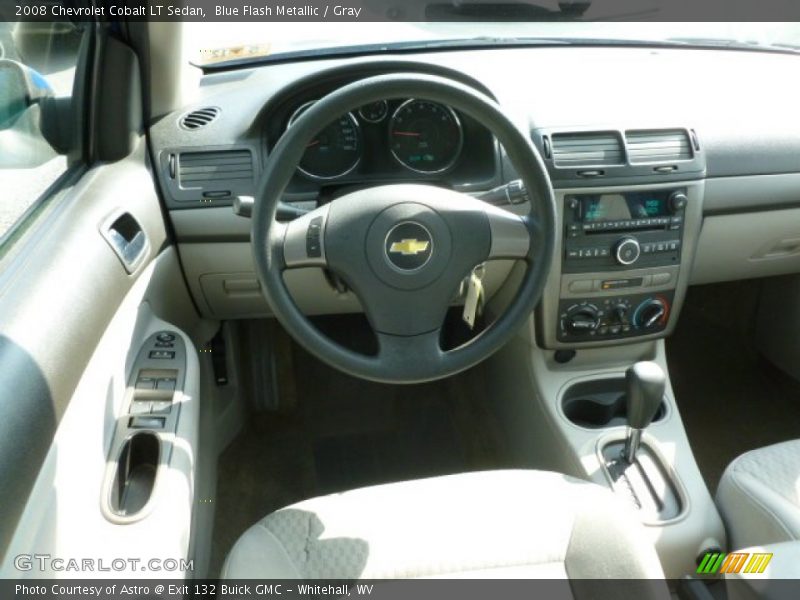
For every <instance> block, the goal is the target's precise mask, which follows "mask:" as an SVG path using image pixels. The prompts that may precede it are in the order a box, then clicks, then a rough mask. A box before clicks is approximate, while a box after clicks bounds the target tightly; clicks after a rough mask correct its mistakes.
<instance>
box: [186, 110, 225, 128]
mask: <svg viewBox="0 0 800 600" xmlns="http://www.w3.org/2000/svg"><path fill="white" fill-rule="evenodd" d="M219 113H220V110H219V109H218V108H217V107H216V106H208V107H206V108H199V109H197V110H193V111H192V112H190V113H186V114H185V115H183V117H182V118H181V127H183V128H184V129H188V130H189V131H193V130H195V129H200V128H201V127H205V126H206V125H208V124H209V123H211V121H213V120H214V119H216V118H217V117H218V116H219Z"/></svg>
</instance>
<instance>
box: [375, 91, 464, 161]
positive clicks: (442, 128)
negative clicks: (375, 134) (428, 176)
mask: <svg viewBox="0 0 800 600" xmlns="http://www.w3.org/2000/svg"><path fill="white" fill-rule="evenodd" d="M463 143H464V132H463V130H462V129H461V122H460V121H459V120H458V116H457V115H456V113H455V111H453V109H452V108H450V107H449V106H444V105H443V104H439V103H437V102H429V101H427V100H415V99H413V98H412V99H411V100H407V101H405V102H404V103H403V104H401V105H400V106H399V107H398V108H397V110H396V111H395V112H394V115H392V119H391V121H390V122H389V147H390V148H391V151H392V154H393V155H394V157H395V158H396V159H397V161H398V162H399V163H400V164H401V165H403V166H404V167H406V168H408V169H411V170H412V171H416V172H418V173H440V172H442V171H446V170H447V169H449V168H450V167H452V166H453V165H454V164H455V162H456V160H458V157H459V155H460V154H461V147H462V145H463Z"/></svg>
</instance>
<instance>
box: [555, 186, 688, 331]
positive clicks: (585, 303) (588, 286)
mask: <svg viewBox="0 0 800 600" xmlns="http://www.w3.org/2000/svg"><path fill="white" fill-rule="evenodd" d="M563 202H564V205H563V208H564V212H563V214H564V231H563V246H562V251H563V255H562V263H561V284H560V288H561V289H560V294H559V298H558V305H557V309H556V310H557V311H558V312H557V325H556V332H555V333H556V340H557V341H558V342H562V343H568V344H569V343H576V342H595V341H609V340H616V339H623V338H632V337H639V336H646V335H652V334H657V333H660V332H662V331H664V330H665V329H666V328H667V326H668V323H669V318H670V314H671V308H672V304H673V301H674V289H675V285H676V282H677V278H678V272H679V268H680V261H681V252H682V246H683V243H684V239H683V238H684V235H683V234H684V217H685V213H686V212H687V204H688V192H687V188H685V187H684V188H665V187H663V186H659V187H657V188H655V189H642V188H638V189H635V190H622V191H597V192H592V193H589V192H586V193H584V192H576V193H568V194H565V195H564V196H563Z"/></svg>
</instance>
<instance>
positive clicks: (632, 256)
mask: <svg viewBox="0 0 800 600" xmlns="http://www.w3.org/2000/svg"><path fill="white" fill-rule="evenodd" d="M641 252H642V249H641V248H640V247H639V240H637V239H636V238H634V237H624V238H622V239H621V240H619V241H618V242H617V245H616V246H615V248H614V257H615V258H616V259H617V262H618V263H619V264H621V265H632V264H633V263H635V262H636V261H637V260H639V254H641Z"/></svg>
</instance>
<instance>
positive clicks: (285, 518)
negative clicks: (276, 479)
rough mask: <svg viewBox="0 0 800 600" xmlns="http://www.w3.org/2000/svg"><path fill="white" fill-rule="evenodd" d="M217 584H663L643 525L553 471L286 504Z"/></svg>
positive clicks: (486, 475)
mask: <svg viewBox="0 0 800 600" xmlns="http://www.w3.org/2000/svg"><path fill="white" fill-rule="evenodd" d="M222 577H223V578H227V579H241V578H246V579H260V578H281V579H282V578H326V579H327V578H333V579H369V578H412V577H413V578H419V577H448V578H449V577H486V578H504V577H512V578H528V577H536V578H570V579H582V578H583V579H586V578H590V579H591V578H626V579H661V578H663V577H664V575H663V572H662V570H661V565H660V563H659V561H658V557H657V555H656V553H655V550H654V548H653V546H652V544H651V543H650V542H649V541H648V538H647V536H646V534H645V532H644V529H643V526H642V525H641V523H640V522H639V521H638V519H637V518H636V517H635V515H634V514H633V512H632V511H631V509H630V508H628V507H627V506H626V505H625V504H623V503H622V501H621V500H620V499H618V498H617V497H616V496H614V494H613V493H611V492H610V491H609V490H608V489H606V488H603V487H601V486H598V485H595V484H592V483H588V482H584V481H581V480H578V479H574V478H571V477H567V476H564V475H560V474H557V473H548V472H541V471H511V470H509V471H484V472H477V473H468V474H459V475H450V476H444V477H435V478H431V479H422V480H416V481H407V482H401V483H392V484H386V485H378V486H374V487H367V488H362V489H358V490H353V491H348V492H345V493H341V494H334V495H330V496H323V497H319V498H314V499H311V500H307V501H304V502H300V503H298V504H294V505H292V506H289V507H287V508H284V509H282V510H278V511H277V512H274V513H272V514H270V515H268V516H266V517H265V518H264V519H262V520H261V521H260V522H259V523H257V524H256V525H254V526H253V527H251V528H250V529H249V530H247V531H246V532H245V533H244V534H243V535H242V536H241V538H240V539H239V540H238V542H236V544H235V545H234V547H233V549H232V550H231V551H230V553H229V555H228V557H227V560H226V562H225V565H224V567H223V572H222ZM662 583H663V582H657V584H655V585H653V584H652V582H651V583H650V584H648V585H647V586H646V587H647V590H638V591H637V592H636V593H637V594H639V596H637V597H642V594H643V593H644V597H646V596H647V595H649V594H650V592H652V591H653V590H656V591H659V590H660V591H661V592H665V591H666V586H664V587H663V590H662V588H661V587H660V585H661V584H662ZM570 586H571V587H574V586H572V583H571V584H570ZM659 594H660V592H659ZM659 594H657V595H659ZM660 597H668V596H663V595H662V596H660Z"/></svg>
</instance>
